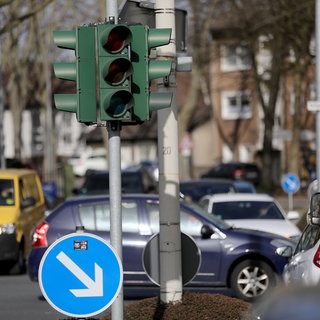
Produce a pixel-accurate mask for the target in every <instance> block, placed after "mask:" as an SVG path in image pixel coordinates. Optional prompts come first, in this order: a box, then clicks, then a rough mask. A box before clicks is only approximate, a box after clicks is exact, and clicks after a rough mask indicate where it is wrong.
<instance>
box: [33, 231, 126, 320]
mask: <svg viewBox="0 0 320 320" xmlns="http://www.w3.org/2000/svg"><path fill="white" fill-rule="evenodd" d="M122 278H123V270H122V265H121V262H120V259H119V257H118V255H117V254H116V253H115V252H114V251H113V249H112V248H111V247H110V246H109V245H108V243H107V242H105V241H104V240H103V239H102V238H100V237H97V236H95V235H92V234H88V233H84V232H78V233H72V234H70V235H67V236H64V237H62V238H60V239H58V240H57V241H56V242H54V243H53V244H52V245H51V246H50V247H49V248H48V249H47V251H46V252H45V254H44V255H43V257H42V259H41V262H40V267H39V284H40V288H41V291H42V294H43V295H44V297H45V298H46V300H47V301H48V302H49V303H50V304H51V306H52V307H53V308H55V309H56V310H57V311H59V312H61V313H63V314H66V315H68V316H72V317H90V316H93V315H96V314H98V313H101V312H103V311H104V310H106V309H107V308H108V307H109V306H110V305H111V304H112V303H113V301H114V300H115V299H116V297H117V295H118V294H119V291H120V289H121V287H122Z"/></svg>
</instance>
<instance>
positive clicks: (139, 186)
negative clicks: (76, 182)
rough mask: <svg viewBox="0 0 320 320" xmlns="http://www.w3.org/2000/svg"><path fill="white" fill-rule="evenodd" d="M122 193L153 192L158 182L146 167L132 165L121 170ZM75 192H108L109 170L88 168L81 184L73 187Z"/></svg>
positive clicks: (155, 190)
mask: <svg viewBox="0 0 320 320" xmlns="http://www.w3.org/2000/svg"><path fill="white" fill-rule="evenodd" d="M121 185H122V192H123V193H155V192H157V190H158V184H157V182H156V181H155V180H154V178H153V176H152V174H151V173H150V171H149V170H148V169H147V168H144V167H140V166H134V167H130V168H127V169H124V170H122V171H121ZM74 193H75V194H88V195H94V194H107V193H109V172H108V171H107V170H89V171H88V172H87V173H86V175H85V180H84V183H83V185H82V186H81V187H80V188H79V189H74Z"/></svg>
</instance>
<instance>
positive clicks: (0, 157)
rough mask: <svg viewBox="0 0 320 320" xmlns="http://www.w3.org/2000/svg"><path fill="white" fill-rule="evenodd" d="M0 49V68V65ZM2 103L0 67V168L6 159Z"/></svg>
mask: <svg viewBox="0 0 320 320" xmlns="http://www.w3.org/2000/svg"><path fill="white" fill-rule="evenodd" d="M1 58H2V55H1V47H0V66H1V65H2V64H1V60H2V59H1ZM3 118H4V103H3V89H2V68H1V67H0V168H5V167H6V157H5V154H4V147H5V146H4V133H3Z"/></svg>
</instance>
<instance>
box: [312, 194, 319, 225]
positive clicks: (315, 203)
mask: <svg viewBox="0 0 320 320" xmlns="http://www.w3.org/2000/svg"><path fill="white" fill-rule="evenodd" d="M310 222H311V224H315V225H320V192H317V193H314V194H313V195H312V197H311V201H310Z"/></svg>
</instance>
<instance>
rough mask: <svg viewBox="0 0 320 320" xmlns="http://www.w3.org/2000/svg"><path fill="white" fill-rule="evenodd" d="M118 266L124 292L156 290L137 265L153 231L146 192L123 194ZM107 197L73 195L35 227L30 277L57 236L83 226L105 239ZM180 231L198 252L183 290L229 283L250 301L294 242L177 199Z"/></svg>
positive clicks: (155, 221) (153, 207) (155, 212)
mask: <svg viewBox="0 0 320 320" xmlns="http://www.w3.org/2000/svg"><path fill="white" fill-rule="evenodd" d="M122 216H123V269H124V282H123V283H124V295H125V296H126V297H138V296H144V297H146V296H151V295H153V296H154V295H157V294H159V288H158V287H157V286H156V285H155V284H154V283H153V282H152V281H151V280H150V279H149V277H148V276H147V274H146V272H145V271H144V268H143V262H142V257H143V250H144V248H145V245H146V243H147V242H148V240H149V239H150V238H151V237H152V235H154V234H155V233H157V232H158V231H159V198H158V196H156V195H149V194H135V195H133V194H131V195H129V194H124V195H123V196H122ZM109 221H110V203H109V197H108V196H79V197H75V198H70V199H68V200H67V201H65V202H64V203H63V204H61V205H60V206H59V207H57V208H56V209H55V210H53V211H52V213H51V214H50V215H49V216H48V217H46V218H45V220H44V221H43V222H42V223H41V224H40V225H39V226H38V227H37V228H36V230H35V232H34V234H33V248H32V250H31V253H30V256H29V259H28V273H29V276H30V278H31V280H34V281H37V280H38V269H39V264H40V260H41V258H42V256H43V254H44V253H45V251H46V249H47V248H48V246H50V245H51V244H52V243H53V242H54V241H55V240H57V239H58V238H60V237H62V236H64V235H66V234H69V233H72V232H75V230H76V227H77V226H84V227H85V230H86V231H87V232H90V233H93V234H96V235H98V236H100V237H102V238H104V239H106V240H107V241H109V239H110V233H109V230H110V222H109ZM181 231H182V232H184V233H186V234H188V235H190V236H191V237H193V239H194V240H195V241H196V243H197V245H198V246H199V248H200V251H201V265H200V268H199V270H198V273H197V274H196V276H195V277H194V278H193V280H192V281H190V282H189V283H188V284H186V285H185V287H184V289H185V290H192V291H196V292H210V290H212V289H213V288H215V287H230V288H232V289H233V290H234V292H235V294H236V296H237V297H239V298H242V299H245V300H247V301H253V300H254V299H256V298H260V297H262V296H264V295H265V294H267V293H269V292H270V291H271V290H272V288H273V287H274V285H275V283H276V278H277V275H280V274H281V273H282V271H283V267H284V265H285V264H286V262H287V260H286V258H284V257H281V256H279V255H277V254H276V253H275V251H276V249H277V248H278V247H282V246H286V245H289V246H294V245H293V243H292V242H290V241H289V240H288V239H286V238H282V237H280V236H277V235H274V234H269V233H263V232H260V231H253V230H244V229H242V230H241V229H233V228H232V227H230V226H229V225H228V224H226V223H225V222H223V221H221V220H219V219H216V218H215V217H213V216H212V215H209V214H208V213H206V212H204V211H203V210H202V209H201V208H199V207H197V206H196V205H194V204H190V203H186V202H181Z"/></svg>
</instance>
